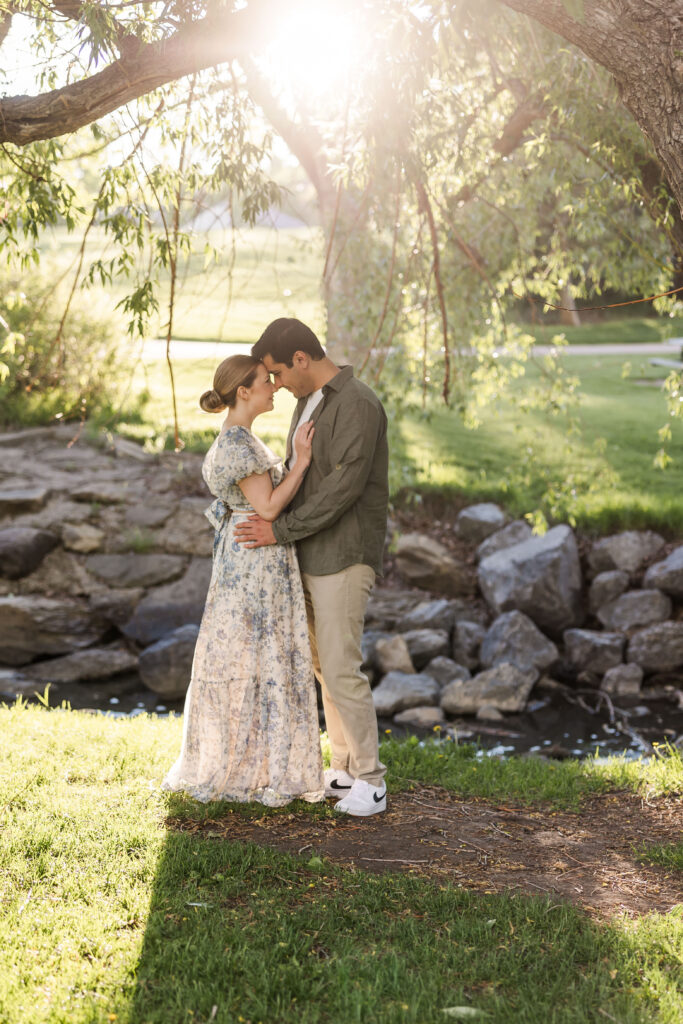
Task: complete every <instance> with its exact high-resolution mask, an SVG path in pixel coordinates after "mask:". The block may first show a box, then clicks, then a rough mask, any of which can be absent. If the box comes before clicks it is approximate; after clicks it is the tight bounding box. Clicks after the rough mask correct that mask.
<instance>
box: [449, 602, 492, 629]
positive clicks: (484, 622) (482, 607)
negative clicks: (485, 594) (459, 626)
mask: <svg viewBox="0 0 683 1024" xmlns="http://www.w3.org/2000/svg"><path fill="white" fill-rule="evenodd" d="M451 605H452V607H453V618H454V621H455V622H478V623H479V625H480V626H488V625H489V623H490V622H491V613H490V612H489V610H488V608H487V606H486V603H485V602H484V601H482V600H481V599H480V598H478V599H474V600H473V599H469V600H468V599H466V598H462V597H455V598H453V599H452V600H451Z"/></svg>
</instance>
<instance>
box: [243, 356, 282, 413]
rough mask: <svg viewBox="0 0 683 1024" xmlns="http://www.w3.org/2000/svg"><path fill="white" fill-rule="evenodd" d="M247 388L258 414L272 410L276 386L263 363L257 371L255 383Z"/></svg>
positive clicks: (250, 400)
mask: <svg viewBox="0 0 683 1024" xmlns="http://www.w3.org/2000/svg"><path fill="white" fill-rule="evenodd" d="M247 390H248V392H249V402H250V404H251V405H252V407H253V408H254V410H255V411H256V415H257V416H258V415H259V414H260V413H262V412H270V410H271V409H272V408H273V405H274V402H273V395H274V394H275V391H276V388H275V385H274V384H273V382H272V380H271V379H270V374H269V373H268V371H267V370H266V368H265V366H264V365H263V363H261V364H260V365H259V368H258V369H257V371H256V379H255V380H254V383H253V384H252V385H251V387H250V388H248V389H247Z"/></svg>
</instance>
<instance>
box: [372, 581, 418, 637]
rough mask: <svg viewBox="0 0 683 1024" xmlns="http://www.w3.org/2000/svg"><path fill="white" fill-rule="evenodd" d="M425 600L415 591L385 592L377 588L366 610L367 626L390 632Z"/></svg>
mask: <svg viewBox="0 0 683 1024" xmlns="http://www.w3.org/2000/svg"><path fill="white" fill-rule="evenodd" d="M423 600H424V598H423V597H422V596H421V595H420V594H417V593H415V591H414V590H383V589H381V588H379V587H375V588H374V590H373V591H372V593H371V594H370V600H369V601H368V605H367V608H366V609H365V625H366V627H368V628H371V629H379V630H390V629H394V628H395V626H396V623H397V622H398V621H399V620H400V619H402V618H403V617H404V616H405V615H407V614H408V612H409V611H411V610H412V609H413V608H414V607H415V606H416V605H418V604H420V603H421V602H422V601H423Z"/></svg>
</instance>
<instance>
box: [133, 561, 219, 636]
mask: <svg viewBox="0 0 683 1024" xmlns="http://www.w3.org/2000/svg"><path fill="white" fill-rule="evenodd" d="M211 568H212V563H211V559H210V558H195V559H193V560H192V561H191V562H190V565H189V567H188V569H187V571H186V573H185V575H184V576H182V577H181V578H180V579H179V580H176V581H175V582H174V583H167V584H165V585H164V586H163V587H157V588H156V589H155V590H152V591H150V593H148V594H147V596H146V597H144V598H143V600H142V601H140V603H139V605H138V606H137V608H136V609H135V611H134V612H133V615H132V616H131V618H130V619H129V620H128V622H126V623H125V625H124V626H122V627H121V632H122V633H123V634H124V636H127V637H129V638H130V639H131V640H136V641H137V642H138V643H140V644H151V643H153V642H154V641H155V640H160V639H161V638H162V637H163V636H166V634H167V633H170V632H171V631H172V630H174V629H178V627H179V626H184V625H186V624H187V623H193V624H195V625H197V624H199V623H200V622H201V619H202V614H203V612H204V604H205V603H206V594H207V591H208V589H209V583H210V581H211Z"/></svg>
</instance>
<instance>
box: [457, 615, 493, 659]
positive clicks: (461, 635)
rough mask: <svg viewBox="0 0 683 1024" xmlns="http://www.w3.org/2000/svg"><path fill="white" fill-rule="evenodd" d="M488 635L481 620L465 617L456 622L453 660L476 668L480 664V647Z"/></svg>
mask: <svg viewBox="0 0 683 1024" xmlns="http://www.w3.org/2000/svg"><path fill="white" fill-rule="evenodd" d="M485 636H486V629H485V628H484V626H482V625H481V623H479V622H468V620H467V619H463V620H462V621H460V622H456V624H455V627H454V629H453V647H452V654H453V661H456V662H457V663H458V664H459V665H465V666H466V667H467V668H476V667H477V665H478V664H479V648H480V647H481V642H482V640H483V639H484V637H485Z"/></svg>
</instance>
